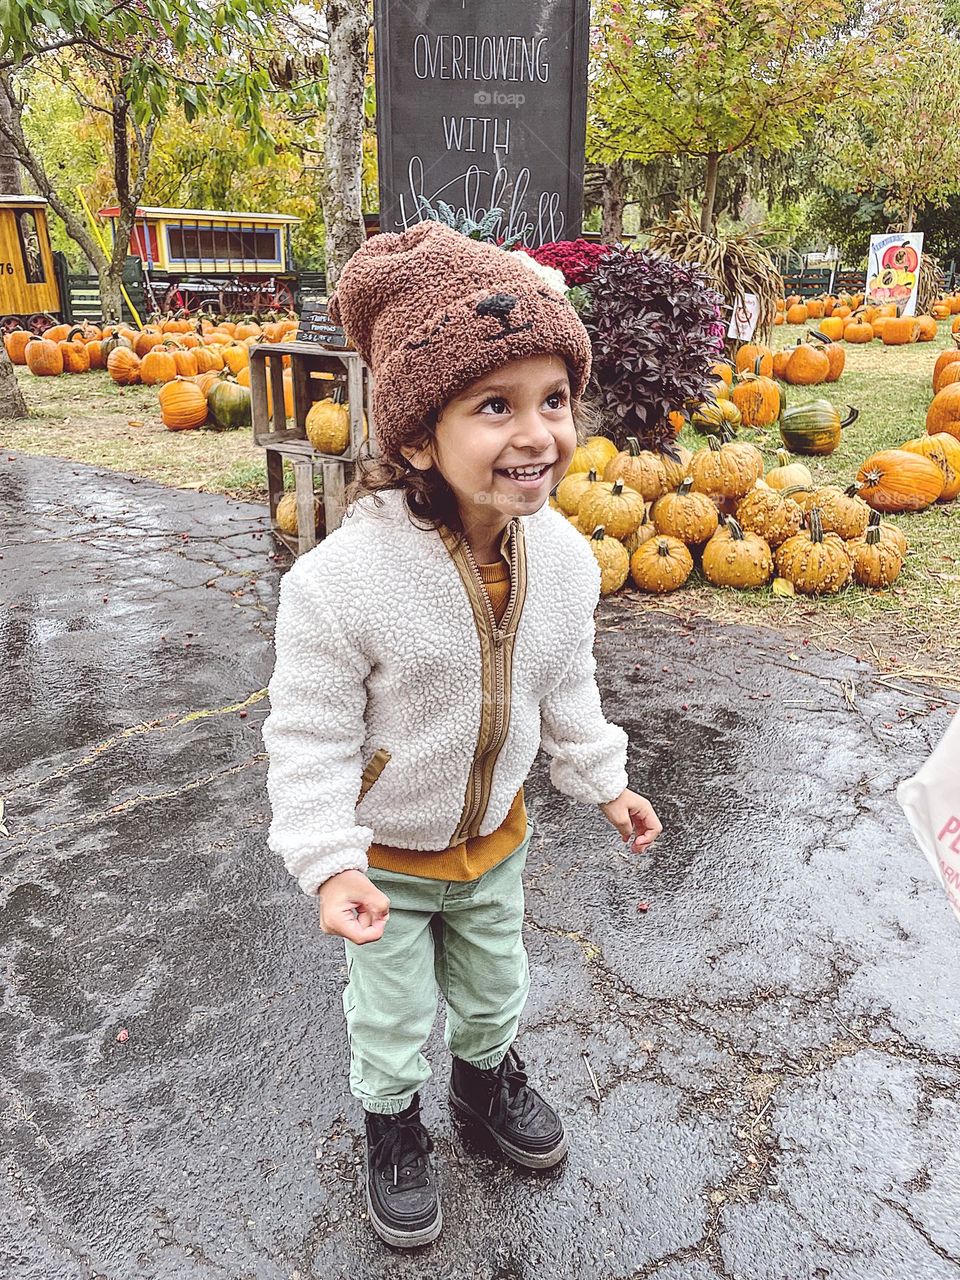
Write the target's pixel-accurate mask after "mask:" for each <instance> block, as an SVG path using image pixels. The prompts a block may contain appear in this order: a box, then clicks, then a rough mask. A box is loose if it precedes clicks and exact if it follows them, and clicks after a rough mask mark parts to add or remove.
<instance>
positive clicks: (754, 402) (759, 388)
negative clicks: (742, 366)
mask: <svg viewBox="0 0 960 1280" xmlns="http://www.w3.org/2000/svg"><path fill="white" fill-rule="evenodd" d="M772 363H773V362H772V361H771V365H772ZM759 367H760V360H759V359H758V361H757V368H758V369H759ZM730 399H731V400H732V401H733V403H734V404H735V405H736V406H737V408H738V409H739V410H740V419H741V421H742V422H743V425H744V426H745V427H769V426H770V424H771V423H773V422H776V420H777V419H778V418H779V417H780V404H781V397H780V388H779V387H778V386H777V384H776V383H775V382H774V380H773V379H772V378H769V377H764V376H763V375H762V374H760V373H759V372H758V373H744V374H741V376H740V378H739V380H738V381H737V384H736V386H735V387H734V388H733V390H732V391H731V393H730Z"/></svg>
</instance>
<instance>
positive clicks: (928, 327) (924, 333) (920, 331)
mask: <svg viewBox="0 0 960 1280" xmlns="http://www.w3.org/2000/svg"><path fill="white" fill-rule="evenodd" d="M916 321H917V341H918V342H932V341H933V340H934V338H935V337H936V336H937V322H936V320H934V318H933V316H917V317H916Z"/></svg>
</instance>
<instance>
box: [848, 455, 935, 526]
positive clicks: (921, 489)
mask: <svg viewBox="0 0 960 1280" xmlns="http://www.w3.org/2000/svg"><path fill="white" fill-rule="evenodd" d="M857 485H858V488H859V492H860V495H861V496H862V497H863V499H864V501H865V502H868V503H869V504H870V506H871V507H873V509H874V511H882V512H884V514H887V515H889V514H891V513H895V512H898V511H922V510H923V509H924V508H925V507H929V506H930V504H931V503H933V502H936V500H937V499H938V498H939V497H940V494H941V493H942V492H943V486H944V475H943V472H942V471H941V470H940V468H939V467H938V466H937V464H936V463H935V462H932V461H931V460H930V459H929V458H925V457H924V456H923V454H919V453H909V452H908V451H907V450H906V449H881V450H880V452H879V453H874V454H871V456H870V457H869V458H867V460H866V461H865V462H864V463H863V464H862V466H861V467H860V470H859V471H858V472H857Z"/></svg>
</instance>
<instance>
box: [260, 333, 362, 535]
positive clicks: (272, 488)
mask: <svg viewBox="0 0 960 1280" xmlns="http://www.w3.org/2000/svg"><path fill="white" fill-rule="evenodd" d="M284 356H289V357H290V369H291V374H292V377H291V381H292V385H293V420H292V422H291V423H290V425H289V426H288V424H287V419H286V410H285V406H284V396H283V357H284ZM319 373H333V374H334V375H335V376H339V377H341V378H343V379H344V380H345V383H346V391H347V399H346V402H345V403H346V404H347V406H348V410H349V413H350V440H349V443H348V445H347V448H346V449H345V450H344V452H343V453H342V454H327V453H320V452H318V451H317V450H316V449H314V447H313V446H312V445H311V443H310V441H309V440H308V439H307V432H306V418H307V413H308V412H309V410H310V406H311V405H312V404H313V403H314V401H315V400H320V399H323V398H324V396H325V394H326V393H328V392H329V389H330V383H329V380H328V379H321V378H318V377H317V376H316V375H317V374H319ZM268 379H269V382H270V390H271V399H272V401H273V413H272V415H271V414H270V413H269V411H268V406H267V381H268ZM372 389H373V388H372V379H371V377H370V371H369V369H368V368H367V366H366V365H365V364H364V363H363V361H362V360H361V358H360V356H359V355H358V354H357V353H356V352H355V351H342V350H335V349H332V348H330V349H325V348H322V347H317V346H315V345H314V344H313V343H309V344H308V343H299V342H277V343H259V344H257V345H256V346H254V347H252V348H251V350H250V397H251V412H252V419H253V438H254V441H255V442H256V443H257V444H259V445H261V446H262V447H263V448H264V449H265V450H266V454H267V492H268V495H269V502H270V524H271V527H272V529H273V533H274V535H275V537H276V538H278V539H279V541H281V542H282V543H283V544H284V546H286V547H287V548H288V549H289V550H290V551H292V552H293V554H294V555H302V554H303V552H304V551H309V550H310V548H311V547H314V546H316V543H317V537H318V534H317V531H316V529H315V526H314V519H313V498H314V494H315V493H316V492H317V479H318V478H319V481H320V489H319V494H318V496H319V497H320V500H321V504H322V520H321V526H322V527H321V530H320V533H319V536H320V537H324V536H325V535H326V534H328V533H332V532H333V530H334V529H336V528H339V525H340V522H341V521H342V519H343V514H344V492H345V490H346V486H347V485H348V484H349V483H350V481H351V480H352V479H353V477H354V474H355V471H356V463H357V460H358V459H359V458H365V457H373V456H375V454H376V453H377V448H376V442H375V439H374V436H373V414H372V411H371V401H372ZM364 414H366V418H367V423H368V424H369V426H368V435H369V438H368V439H367V440H365V439H364V437H363V416H364ZM285 460H286V461H288V462H290V463H291V465H292V467H293V472H294V478H295V492H296V494H297V512H298V526H299V529H298V536H297V537H291V536H290V535H289V534H285V533H283V532H282V531H281V530H280V529H278V528H277V519H276V517H277V504H278V503H279V501H280V499H281V498H282V497H283V494H284V478H283V465H284V461H285Z"/></svg>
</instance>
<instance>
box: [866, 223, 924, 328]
mask: <svg viewBox="0 0 960 1280" xmlns="http://www.w3.org/2000/svg"><path fill="white" fill-rule="evenodd" d="M922 253H923V232H922V231H909V232H906V231H891V232H888V233H887V234H886V235H882V236H871V237H870V256H869V258H868V259H867V288H866V294H867V301H868V302H869V303H872V304H874V305H878V306H883V305H884V304H886V303H891V302H892V303H894V304H895V305H896V307H897V308H898V310H899V312H900V315H902V316H912V315H916V312H917V286H918V284H919V280H920V256H921V254H922Z"/></svg>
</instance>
